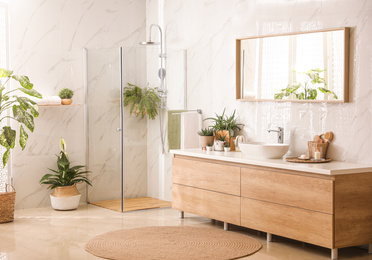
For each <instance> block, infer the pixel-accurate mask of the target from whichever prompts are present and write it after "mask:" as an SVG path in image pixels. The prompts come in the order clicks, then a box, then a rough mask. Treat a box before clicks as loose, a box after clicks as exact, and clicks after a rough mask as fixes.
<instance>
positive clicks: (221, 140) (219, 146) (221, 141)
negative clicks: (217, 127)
mask: <svg viewBox="0 0 372 260" xmlns="http://www.w3.org/2000/svg"><path fill="white" fill-rule="evenodd" d="M225 142H226V136H224V135H220V136H219V137H218V140H217V141H214V147H215V148H214V149H215V150H216V151H223V149H224V147H225Z"/></svg>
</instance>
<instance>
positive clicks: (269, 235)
mask: <svg viewBox="0 0 372 260" xmlns="http://www.w3.org/2000/svg"><path fill="white" fill-rule="evenodd" d="M266 241H267V242H273V235H272V234H270V233H267V234H266Z"/></svg>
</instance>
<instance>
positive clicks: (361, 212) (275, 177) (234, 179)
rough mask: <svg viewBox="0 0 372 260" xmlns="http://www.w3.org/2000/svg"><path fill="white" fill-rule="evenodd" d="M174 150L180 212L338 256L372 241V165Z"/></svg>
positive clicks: (175, 202) (175, 199) (175, 201)
mask: <svg viewBox="0 0 372 260" xmlns="http://www.w3.org/2000/svg"><path fill="white" fill-rule="evenodd" d="M173 152H174V153H175V155H174V158H173V162H172V175H173V186H172V196H173V201H172V207H173V208H175V209H178V210H180V211H182V212H190V213H193V214H196V215H200V216H204V217H208V218H211V219H216V220H219V221H223V222H225V227H226V226H227V223H231V224H235V225H240V226H244V227H247V228H251V229H256V230H260V231H264V232H267V233H268V241H270V240H271V234H275V235H279V236H283V237H287V238H291V239H295V240H299V241H303V242H307V243H311V244H314V245H318V246H322V247H326V248H330V249H332V258H333V259H336V258H337V249H338V248H342V247H349V246H356V245H364V244H371V243H372V167H363V166H358V165H355V164H347V163H341V162H334V163H333V165H332V162H331V163H328V164H327V165H326V164H323V165H320V164H317V165H309V166H307V165H294V164H291V163H287V162H284V161H283V160H261V161H260V160H246V159H244V158H241V155H238V154H240V153H231V154H236V155H235V158H233V157H234V156H233V155H230V156H227V157H225V156H223V154H224V153H215V154H210V155H207V154H206V153H205V152H202V151H198V152H196V151H195V152H175V151H173ZM218 154H220V155H218ZM262 165H263V166H262ZM332 167H334V168H335V169H333V170H332Z"/></svg>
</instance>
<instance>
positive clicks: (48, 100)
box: [31, 96, 61, 106]
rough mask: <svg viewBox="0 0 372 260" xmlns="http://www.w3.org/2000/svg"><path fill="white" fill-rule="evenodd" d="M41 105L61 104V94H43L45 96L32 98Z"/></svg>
mask: <svg viewBox="0 0 372 260" xmlns="http://www.w3.org/2000/svg"><path fill="white" fill-rule="evenodd" d="M31 99H32V100H33V101H35V102H36V103H37V104H38V105H39V106H55V105H60V104H61V98H60V97H59V96H43V98H41V99H40V98H31Z"/></svg>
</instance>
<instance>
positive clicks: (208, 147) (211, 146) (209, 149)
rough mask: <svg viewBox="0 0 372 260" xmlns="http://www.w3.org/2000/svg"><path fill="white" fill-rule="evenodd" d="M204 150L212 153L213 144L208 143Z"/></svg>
mask: <svg viewBox="0 0 372 260" xmlns="http://www.w3.org/2000/svg"><path fill="white" fill-rule="evenodd" d="M206 149H207V151H208V152H210V151H213V143H208V144H207V147H206Z"/></svg>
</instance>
